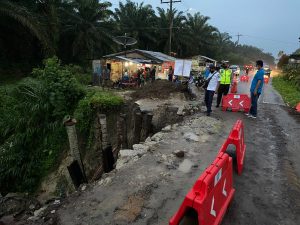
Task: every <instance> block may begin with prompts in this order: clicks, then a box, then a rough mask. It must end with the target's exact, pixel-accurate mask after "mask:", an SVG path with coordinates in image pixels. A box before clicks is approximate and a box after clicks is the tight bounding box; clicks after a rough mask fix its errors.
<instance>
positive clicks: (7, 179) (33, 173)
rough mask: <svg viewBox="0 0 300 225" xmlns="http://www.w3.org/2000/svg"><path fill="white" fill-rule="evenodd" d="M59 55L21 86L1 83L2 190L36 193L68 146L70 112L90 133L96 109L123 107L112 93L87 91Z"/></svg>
mask: <svg viewBox="0 0 300 225" xmlns="http://www.w3.org/2000/svg"><path fill="white" fill-rule="evenodd" d="M68 68H69V66H61V65H60V63H59V61H58V59H57V58H56V57H54V58H50V59H48V60H45V66H44V68H42V69H41V68H37V69H34V70H33V72H32V77H28V78H25V79H23V80H21V81H19V82H18V83H16V84H15V85H3V86H1V87H0V101H1V105H0V174H1V176H0V183H1V187H0V192H2V193H6V192H19V191H26V192H27V191H28V192H33V191H34V190H35V189H36V187H37V186H38V184H39V182H40V180H41V178H42V177H43V176H45V175H46V174H47V173H48V172H49V171H50V170H51V169H53V168H54V167H55V166H56V165H57V163H58V159H59V156H61V154H62V152H63V151H64V150H65V149H66V148H68V139H67V135H66V132H65V128H64V126H63V123H62V121H63V118H64V117H65V116H66V115H74V114H75V116H78V120H79V128H80V131H81V133H86V135H85V136H88V134H89V132H90V131H89V130H90V123H91V121H92V119H93V113H94V112H95V110H94V109H96V108H97V109H100V110H109V109H113V108H115V107H120V105H121V104H122V103H123V100H122V98H120V97H118V96H115V95H113V94H112V93H110V92H97V91H95V90H92V91H87V90H85V89H84V88H83V86H82V85H80V84H79V82H78V81H77V80H76V79H75V77H74V76H73V74H72V73H71V72H70V70H69V69H68Z"/></svg>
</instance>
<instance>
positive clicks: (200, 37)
mask: <svg viewBox="0 0 300 225" xmlns="http://www.w3.org/2000/svg"><path fill="white" fill-rule="evenodd" d="M209 19H210V18H209V17H207V16H203V15H201V14H200V13H199V12H198V13H195V14H194V15H192V14H190V13H188V14H187V20H186V25H187V27H188V32H189V35H190V36H192V37H193V39H192V42H191V43H190V44H189V51H190V52H192V53H193V54H205V55H209V56H210V55H211V48H212V46H213V43H214V41H215V35H216V33H217V32H218V30H217V28H215V27H213V26H211V25H209V24H208V20H209Z"/></svg>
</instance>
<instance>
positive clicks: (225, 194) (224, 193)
mask: <svg viewBox="0 0 300 225" xmlns="http://www.w3.org/2000/svg"><path fill="white" fill-rule="evenodd" d="M225 187H226V179H225V180H224V185H223V190H222V194H223V195H224V196H225V197H227V191H226V190H225Z"/></svg>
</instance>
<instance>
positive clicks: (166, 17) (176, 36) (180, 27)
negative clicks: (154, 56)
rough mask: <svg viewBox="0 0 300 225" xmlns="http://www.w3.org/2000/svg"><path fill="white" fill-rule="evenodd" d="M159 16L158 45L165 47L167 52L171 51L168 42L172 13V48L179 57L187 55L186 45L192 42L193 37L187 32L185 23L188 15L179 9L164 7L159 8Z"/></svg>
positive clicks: (160, 47)
mask: <svg viewBox="0 0 300 225" xmlns="http://www.w3.org/2000/svg"><path fill="white" fill-rule="evenodd" d="M157 11H158V18H157V24H158V29H157V36H158V37H159V38H158V42H157V43H158V47H159V49H161V50H162V49H163V51H164V52H165V53H169V52H168V51H169V49H168V44H169V27H170V13H172V17H173V32H172V50H173V51H175V52H177V55H178V56H179V57H182V56H184V55H185V49H186V47H185V46H186V45H187V44H188V43H189V42H190V40H191V37H190V36H189V34H188V32H187V27H186V24H185V21H186V17H185V16H184V13H183V12H182V11H177V10H175V9H173V11H172V12H170V10H165V9H163V8H159V7H158V8H157Z"/></svg>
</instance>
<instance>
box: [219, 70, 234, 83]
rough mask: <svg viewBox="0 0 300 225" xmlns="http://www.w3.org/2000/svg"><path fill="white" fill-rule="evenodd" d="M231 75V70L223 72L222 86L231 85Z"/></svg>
mask: <svg viewBox="0 0 300 225" xmlns="http://www.w3.org/2000/svg"><path fill="white" fill-rule="evenodd" d="M231 74H232V71H231V70H230V69H227V70H221V81H220V84H231Z"/></svg>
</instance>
